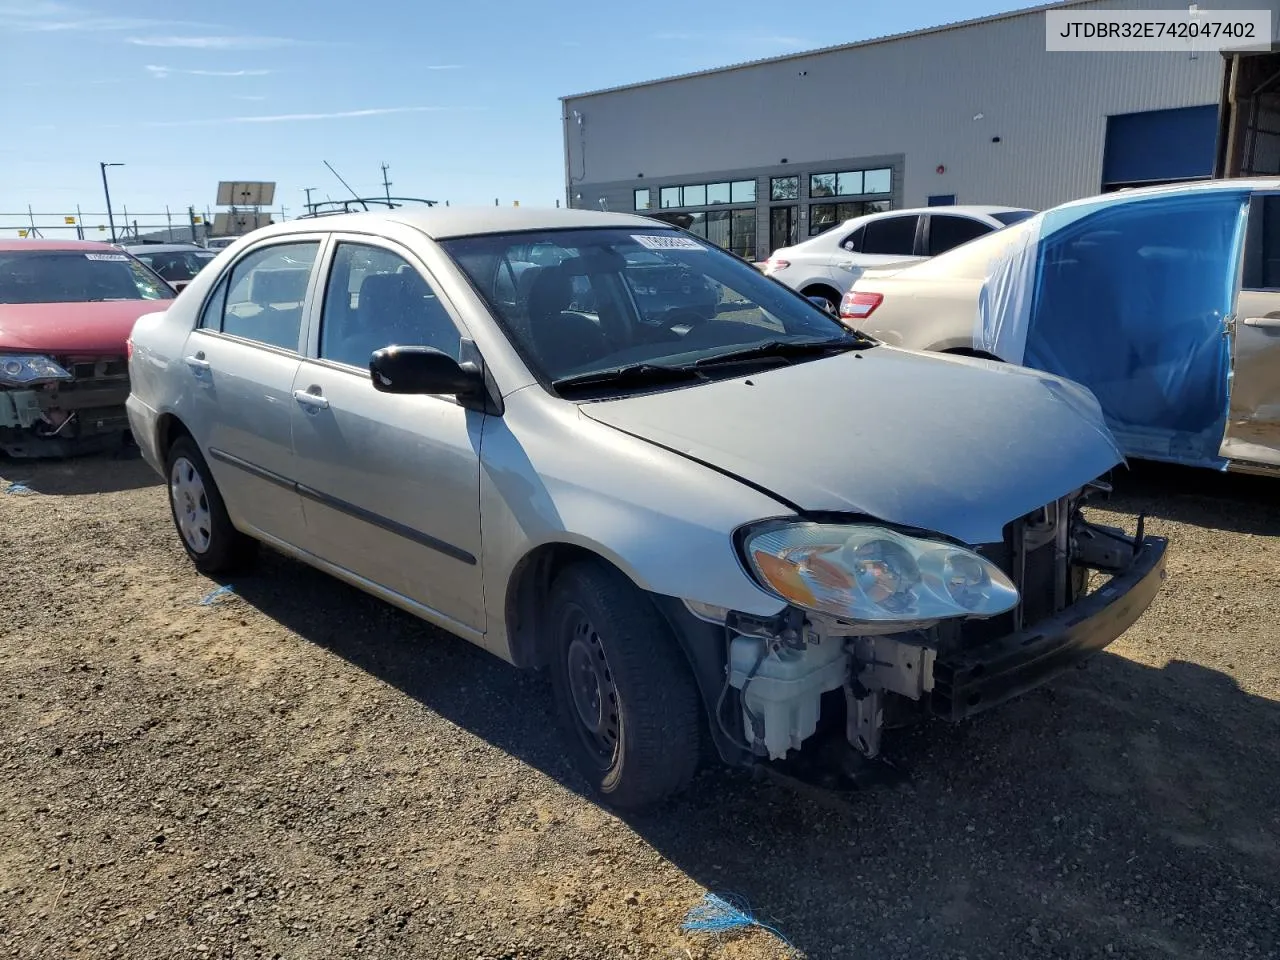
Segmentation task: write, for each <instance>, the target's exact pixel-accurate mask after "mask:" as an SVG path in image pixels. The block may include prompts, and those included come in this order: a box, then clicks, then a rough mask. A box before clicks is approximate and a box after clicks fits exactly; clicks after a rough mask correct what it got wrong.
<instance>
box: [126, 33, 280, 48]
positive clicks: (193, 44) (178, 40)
mask: <svg viewBox="0 0 1280 960" xmlns="http://www.w3.org/2000/svg"><path fill="white" fill-rule="evenodd" d="M128 42H129V43H132V44H133V45H134V46H137V47H178V48H181V49H185V50H268V49H270V48H272V47H291V46H295V45H297V44H300V43H303V42H305V41H302V40H294V39H292V38H290V37H255V36H242V37H211V36H190V37H176V36H169V37H129V39H128Z"/></svg>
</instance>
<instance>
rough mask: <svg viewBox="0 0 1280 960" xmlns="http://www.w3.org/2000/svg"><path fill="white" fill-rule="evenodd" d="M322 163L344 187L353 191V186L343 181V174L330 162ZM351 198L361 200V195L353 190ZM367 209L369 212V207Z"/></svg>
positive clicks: (324, 161) (323, 161) (322, 161)
mask: <svg viewBox="0 0 1280 960" xmlns="http://www.w3.org/2000/svg"><path fill="white" fill-rule="evenodd" d="M320 162H321V163H323V164H324V165H325V166H326V167H328V168H329V172H330V173H332V174H333V175H334V176H335V177H337V178H338V181H339V182H340V183H341V184H342V185H343V186H344V187H346V188H347V189H348V190H351V184H349V183H347V181H345V180H343V179H342V174H340V173H339V172H338V171H337V170H335V169H333V165H332V164H331V163H329V161H328V160H321V161H320ZM351 196H352V197H353V198H354V199H356V200H359V199H360V194H358V193H356V192H355V191H354V190H351ZM365 209H366V210H368V209H369V208H368V206H366V207H365Z"/></svg>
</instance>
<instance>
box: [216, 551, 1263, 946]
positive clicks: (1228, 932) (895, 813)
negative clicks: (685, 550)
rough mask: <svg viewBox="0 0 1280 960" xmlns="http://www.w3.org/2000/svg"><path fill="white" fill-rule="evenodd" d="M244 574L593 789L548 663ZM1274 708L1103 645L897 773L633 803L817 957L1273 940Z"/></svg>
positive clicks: (901, 736)
mask: <svg viewBox="0 0 1280 960" xmlns="http://www.w3.org/2000/svg"><path fill="white" fill-rule="evenodd" d="M234 587H235V590H236V592H237V593H238V594H239V596H240V597H241V598H242V599H243V600H244V601H246V602H248V603H250V604H252V605H253V606H254V607H256V608H258V609H259V610H261V611H262V612H263V613H265V614H266V615H268V616H270V617H271V618H273V619H275V620H276V621H278V622H279V623H281V624H282V625H284V626H285V627H287V628H289V629H290V630H292V631H294V632H295V633H297V634H298V635H300V636H301V637H303V638H305V639H307V640H309V641H310V642H312V643H315V644H317V645H319V646H321V647H323V648H325V649H326V650H328V651H330V652H332V653H334V654H336V655H337V656H339V657H341V658H342V659H344V660H346V661H347V662H349V663H350V664H352V665H353V666H355V667H356V668H358V669H360V670H363V671H365V672H367V673H369V674H371V675H374V676H376V677H378V678H380V679H381V680H383V681H384V682H386V683H388V684H390V685H393V686H395V687H396V688H397V689H399V690H401V691H402V692H403V693H404V694H405V695H406V696H409V697H412V698H413V699H415V700H417V701H418V702H419V703H421V704H422V705H423V706H425V707H426V708H428V709H429V710H431V711H433V712H435V713H437V714H438V715H440V716H442V717H444V718H446V719H448V720H449V721H450V722H452V723H454V724H456V725H457V726H458V727H460V728H462V729H464V730H466V731H468V732H470V733H471V734H473V735H474V736H477V737H480V738H482V739H483V740H485V741H487V742H489V743H490V744H493V745H494V746H496V747H497V748H499V749H501V750H503V751H504V752H506V753H507V754H509V755H511V756H513V757H515V758H517V759H519V760H520V761H522V762H523V763H526V764H528V765H529V766H530V767H531V768H534V769H536V770H538V771H540V772H542V773H543V774H545V775H546V776H548V777H551V778H553V779H555V780H556V781H558V782H560V783H561V784H563V785H564V786H565V787H567V788H568V789H570V790H572V791H574V792H577V793H579V794H581V795H582V796H584V797H586V798H588V799H589V800H591V799H592V798H591V797H590V794H589V793H588V792H587V791H586V790H585V786H584V784H583V783H582V782H581V781H580V780H579V779H578V777H577V776H576V774H575V773H574V772H573V769H572V768H571V766H570V764H569V762H568V759H567V757H566V755H565V754H564V752H563V751H562V749H561V745H560V740H559V738H558V736H557V733H556V730H555V723H554V713H553V708H552V703H551V698H550V696H549V692H548V690H547V686H546V684H545V681H544V680H543V678H542V677H541V676H540V675H537V674H528V673H522V672H520V671H517V670H515V669H514V668H512V667H510V666H508V665H506V664H504V663H502V662H501V661H499V660H497V659H496V658H494V657H492V656H491V655H490V654H488V653H485V652H483V651H481V650H480V649H479V648H477V647H474V646H472V645H470V644H468V643H466V642H464V641H462V640H460V639H457V638H454V637H451V636H449V635H447V634H444V633H442V632H440V631H437V630H434V629H433V628H430V627H427V626H425V625H424V624H422V623H421V622H420V621H418V620H416V619H414V618H413V617H410V616H408V615H407V614H402V613H400V612H399V611H396V610H394V609H392V608H390V607H388V606H386V605H385V604H383V603H381V602H379V601H376V600H374V599H373V598H371V597H369V596H367V595H365V594H363V593H360V592H359V591H357V590H355V589H354V588H349V587H347V586H345V585H343V584H339V583H337V582H335V581H334V580H333V579H331V578H329V577H328V576H325V575H323V574H321V573H319V572H316V571H313V570H311V569H310V568H307V567H305V566H302V565H300V564H297V563H295V562H293V561H290V560H287V559H285V558H283V557H280V556H278V555H275V554H272V553H267V554H265V555H264V556H263V558H262V560H261V562H260V565H259V567H258V568H257V570H256V571H255V572H254V573H253V574H252V575H249V576H247V577H245V578H242V579H238V580H236V581H234ZM1277 730H1280V703H1277V702H1276V701H1273V700H1269V699H1266V698H1264V697H1260V696H1257V695H1252V694H1250V693H1247V692H1245V691H1243V690H1242V689H1241V688H1240V687H1239V686H1237V684H1236V683H1235V681H1234V680H1233V679H1232V678H1231V677H1229V676H1227V675H1226V674H1223V673H1220V672H1217V671H1215V670H1211V669H1208V668H1205V667H1202V666H1199V665H1196V664H1193V663H1186V662H1173V663H1169V664H1167V665H1163V666H1158V667H1157V666H1148V665H1144V664H1141V663H1137V662H1135V661H1132V660H1129V659H1126V658H1124V657H1121V656H1118V655H1113V654H1111V653H1107V652H1104V653H1102V654H1099V655H1098V656H1096V657H1095V658H1093V659H1092V661H1090V663H1089V665H1088V668H1087V669H1084V670H1078V671H1075V670H1073V671H1070V672H1069V673H1068V674H1066V675H1064V676H1062V677H1060V678H1058V679H1057V680H1056V681H1055V682H1054V683H1052V684H1050V685H1049V686H1047V687H1045V688H1041V689H1039V690H1037V691H1033V692H1032V693H1030V694H1027V695H1026V696H1024V697H1022V698H1020V699H1018V700H1015V701H1012V702H1010V703H1008V704H1005V705H1004V706H1003V707H1001V708H1000V709H998V710H994V711H992V712H991V713H989V714H985V715H983V716H980V717H978V718H975V719H974V720H972V721H970V722H968V723H965V724H963V725H958V726H953V725H949V724H943V723H940V722H939V723H928V724H924V725H922V726H920V727H917V728H913V729H911V730H908V731H900V732H898V733H896V734H895V735H894V737H893V740H892V745H891V748H890V749H891V756H892V758H893V759H894V761H895V762H897V763H898V764H899V765H901V766H902V767H903V768H904V769H906V770H907V771H908V773H909V776H908V778H907V780H906V781H905V782H904V783H902V784H900V785H897V786H892V787H874V788H870V789H868V790H865V791H863V792H861V793H858V794H855V795H854V796H853V797H852V798H851V799H850V800H848V801H841V802H836V801H835V800H834V799H833V800H832V802H830V803H827V802H821V800H820V799H815V798H814V797H811V796H807V795H802V794H800V793H797V792H796V791H794V790H792V789H790V788H788V787H786V786H784V785H781V784H778V783H775V782H772V781H760V780H757V779H756V778H753V777H751V776H750V775H748V774H746V773H744V772H742V771H732V770H727V769H721V768H713V769H709V770H706V771H704V772H703V773H701V774H700V775H699V776H698V778H697V779H696V780H695V781H694V783H693V784H692V786H691V787H690V788H689V789H688V790H687V791H686V792H685V793H684V794H682V795H681V796H679V797H678V798H676V799H673V800H672V801H669V802H668V803H666V804H664V805H662V806H661V807H660V808H658V809H656V810H653V811H649V812H646V813H643V814H626V815H623V816H622V819H623V820H624V821H625V822H626V823H627V824H628V825H629V827H630V828H631V829H633V830H634V831H635V832H636V833H637V834H638V835H639V836H641V837H643V838H644V840H645V841H646V842H647V843H648V844H650V845H651V846H652V847H653V848H654V849H655V850H656V851H657V852H658V853H660V854H661V855H662V856H663V857H664V858H666V859H667V860H669V861H670V862H671V863H673V864H674V865H676V866H677V867H678V868H679V869H681V870H682V871H684V872H685V873H686V874H688V875H689V876H690V877H691V878H693V879H694V880H695V881H696V882H698V883H699V884H701V885H703V886H704V887H706V888H707V889H709V890H711V891H714V892H718V893H722V894H735V895H737V896H740V897H742V898H745V900H746V901H747V902H748V903H749V904H750V905H751V907H752V908H753V910H754V911H755V913H756V915H757V916H759V917H760V918H761V920H762V921H764V922H767V923H769V924H771V925H772V926H774V927H776V928H777V929H778V930H780V931H782V932H783V933H784V934H785V935H786V936H787V937H788V938H789V940H790V941H791V943H792V944H793V945H794V946H795V947H797V948H798V949H799V950H801V951H803V952H804V953H805V954H806V955H807V956H809V957H843V956H849V957H854V956H907V955H910V956H947V957H953V958H958V957H961V956H964V957H969V958H975V957H985V956H1024V955H1028V956H1029V955H1033V954H1049V953H1052V954H1053V955H1062V956H1078V957H1093V956H1124V957H1142V956H1151V957H1167V956H1173V955H1177V956H1183V955H1186V956H1190V955H1193V954H1196V953H1197V951H1203V954H1204V955H1208V956H1227V955H1238V956H1252V955H1257V956H1259V957H1261V956H1268V955H1271V954H1268V952H1267V951H1268V947H1267V946H1265V945H1266V944H1268V943H1270V944H1272V945H1274V944H1276V943H1280V937H1277V933H1276V927H1275V926H1274V924H1273V922H1272V920H1271V919H1270V918H1272V917H1273V916H1274V896H1275V878H1276V876H1277V875H1280V821H1277V819H1276V805H1275V801H1274V795H1275V784H1276V783H1277V782H1280V752H1278V751H1277V750H1276V747H1275V743H1276V739H1275V738H1276V731H1277ZM593 802H594V800H593ZM1205 938H1209V939H1208V940H1206V939H1205ZM1218 938H1220V939H1218ZM1269 938H1270V939H1269ZM1245 943H1250V944H1253V945H1254V946H1255V947H1256V948H1257V951H1260V952H1256V953H1255V952H1254V951H1253V950H1248V951H1244V952H1242V953H1233V950H1234V949H1235V947H1233V946H1232V945H1243V944H1245ZM779 955H781V953H780V954H779Z"/></svg>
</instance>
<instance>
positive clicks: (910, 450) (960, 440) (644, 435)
mask: <svg viewBox="0 0 1280 960" xmlns="http://www.w3.org/2000/svg"><path fill="white" fill-rule="evenodd" d="M579 409H580V410H581V412H582V413H583V414H585V415H586V416H588V417H590V418H592V419H593V420H597V421H599V422H600V423H604V424H608V425H609V426H611V427H614V428H616V429H618V430H622V431H624V432H626V433H629V434H631V435H633V436H636V437H639V438H641V439H643V440H647V441H649V442H651V443H654V444H657V445H659V446H662V447H665V448H667V449H670V450H672V451H675V452H676V453H680V454H683V455H684V456H687V457H689V458H691V459H693V460H697V461H699V462H702V463H705V464H707V465H708V466H711V467H713V468H715V469H717V470H720V471H722V472H725V473H728V474H731V475H733V476H736V477H738V478H739V479H741V480H743V481H744V482H747V483H750V484H752V485H753V486H756V487H758V488H760V489H763V490H765V491H767V492H768V493H770V494H771V495H772V496H775V497H777V498H779V499H780V500H782V501H783V502H785V503H787V504H789V505H791V506H793V507H795V508H796V509H797V510H799V511H800V512H813V513H817V512H828V511H829V512H838V513H852V514H862V515H865V516H869V517H874V518H876V519H878V520H881V521H883V522H886V523H892V524H899V525H903V526H907V527H916V528H920V529H925V530H931V531H934V532H936V533H940V534H944V535H946V536H949V537H952V538H955V539H957V540H961V541H963V542H965V543H969V544H981V543H994V542H998V541H1000V540H1001V539H1002V536H1003V533H1002V530H1003V527H1004V525H1005V524H1006V523H1008V522H1009V521H1010V520H1013V519H1016V518H1017V517H1020V516H1023V515H1025V514H1027V513H1030V512H1031V511H1032V510H1035V509H1036V508H1037V507H1040V506H1043V505H1044V504H1046V503H1050V502H1052V501H1054V500H1056V499H1057V498H1058V497H1061V496H1064V495H1065V494H1067V493H1069V492H1071V491H1072V490H1075V489H1077V488H1078V487H1080V486H1083V485H1084V484H1086V483H1088V482H1089V481H1091V480H1093V479H1096V478H1097V477H1099V476H1100V475H1102V474H1104V473H1106V472H1107V471H1108V470H1109V469H1111V468H1112V467H1114V466H1115V465H1116V464H1118V463H1121V462H1122V461H1123V457H1122V455H1121V454H1120V452H1119V450H1118V448H1117V446H1116V442H1115V440H1114V438H1113V437H1112V435H1111V433H1110V431H1109V430H1108V429H1107V427H1106V424H1105V421H1104V420H1103V418H1102V413H1101V410H1100V409H1099V407H1098V403H1097V401H1096V400H1095V399H1094V397H1093V395H1092V394H1091V393H1089V391H1088V390H1086V389H1085V388H1083V387H1080V386H1079V385H1077V384H1074V383H1071V382H1070V381H1067V380H1063V379H1061V378H1059V377H1055V376H1052V375H1050V374H1045V373H1041V372H1040V371H1033V370H1028V369H1026V368H1024V367H1014V366H1009V365H1005V364H1000V363H996V362H994V361H986V360H978V359H971V358H963V357H944V356H941V355H937V354H929V355H925V354H919V353H915V352H912V351H906V350H898V349H895V348H892V347H886V346H880V347H874V348H872V349H869V350H867V351H865V352H863V353H861V354H860V355H859V354H855V353H846V354H841V355H839V356H836V357H830V358H827V359H823V360H817V361H811V362H808V363H797V364H795V365H794V366H789V367H782V368H778V369H773V370H768V371H766V372H763V373H758V374H751V375H750V376H745V377H737V378H734V379H731V380H722V381H718V382H715V383H710V384H702V385H699V386H693V387H686V388H680V389H675V390H668V391H665V392H661V393H655V394H649V395H645V396H634V397H626V398H622V399H615V400H604V401H595V402H588V403H583V404H581V405H580V407H579Z"/></svg>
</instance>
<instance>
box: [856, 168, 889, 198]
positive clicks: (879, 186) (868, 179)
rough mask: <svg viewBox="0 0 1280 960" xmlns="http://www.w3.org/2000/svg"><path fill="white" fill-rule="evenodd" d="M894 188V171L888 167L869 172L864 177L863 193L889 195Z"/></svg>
mask: <svg viewBox="0 0 1280 960" xmlns="http://www.w3.org/2000/svg"><path fill="white" fill-rule="evenodd" d="M892 187H893V171H892V170H890V169H889V168H888V167H885V168H883V169H881V170H867V171H865V172H864V173H863V176H862V192H863V193H888V192H889V191H890V189H892Z"/></svg>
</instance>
